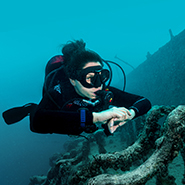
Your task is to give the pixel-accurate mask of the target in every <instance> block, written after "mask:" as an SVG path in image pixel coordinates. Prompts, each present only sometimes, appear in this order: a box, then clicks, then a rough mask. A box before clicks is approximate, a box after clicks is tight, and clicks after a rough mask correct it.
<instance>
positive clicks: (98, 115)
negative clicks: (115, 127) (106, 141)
mask: <svg viewBox="0 0 185 185" xmlns="http://www.w3.org/2000/svg"><path fill="white" fill-rule="evenodd" d="M131 116H132V115H131V113H130V111H129V110H128V109H126V108H124V107H113V108H111V109H107V110H105V111H101V112H93V123H98V122H99V123H106V122H107V121H109V120H111V119H112V118H114V121H119V122H121V121H124V120H127V119H128V118H129V117H131Z"/></svg>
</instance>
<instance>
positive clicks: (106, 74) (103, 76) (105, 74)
mask: <svg viewBox="0 0 185 185" xmlns="http://www.w3.org/2000/svg"><path fill="white" fill-rule="evenodd" d="M100 77H101V82H102V83H105V82H106V81H107V80H108V79H109V71H108V70H107V69H103V70H102V71H101V76H100Z"/></svg>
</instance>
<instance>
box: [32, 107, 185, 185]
mask: <svg viewBox="0 0 185 185" xmlns="http://www.w3.org/2000/svg"><path fill="white" fill-rule="evenodd" d="M168 114H169V115H168ZM165 115H168V116H167V118H166V120H165V123H164V125H163V126H160V124H159V119H160V118H162V117H164V116H165ZM184 132H185V106H178V107H177V108H175V107H173V106H171V107H170V106H154V107H152V109H151V110H150V111H149V112H148V114H147V115H146V121H145V126H144V129H143V131H142V133H141V134H140V136H139V138H138V140H137V141H136V142H135V143H134V144H133V145H131V146H129V147H128V148H127V149H125V150H122V151H117V152H115V153H104V152H105V150H99V151H103V152H102V154H99V155H96V156H93V159H92V160H90V156H89V154H90V153H89V151H90V144H91V143H92V141H93V140H90V141H84V142H83V143H82V144H83V146H82V147H81V152H80V151H79V152H78V153H79V154H78V155H77V156H76V157H73V158H71V159H63V158H61V159H59V160H58V161H57V162H56V164H55V166H54V167H52V168H51V169H50V171H49V172H48V174H47V177H45V181H44V182H43V181H42V183H41V181H39V180H40V179H39V178H40V177H39V176H37V178H38V181H37V183H36V176H34V183H33V181H32V179H30V181H31V182H30V185H31V184H32V185H36V184H42V185H62V184H69V185H71V184H72V185H75V184H78V185H80V184H86V183H87V184H88V185H96V184H97V185H99V184H101V185H104V184H109V185H118V184H122V185H124V184H125V185H134V184H145V183H146V182H147V181H148V180H149V179H151V178H152V177H153V176H157V183H158V184H161V185H162V184H165V183H166V184H167V183H168V184H171V185H172V184H174V185H175V178H174V177H173V176H170V175H169V174H168V164H169V163H170V162H172V160H173V159H174V158H175V157H176V156H177V155H178V153H179V151H180V149H182V143H183V139H184ZM151 151H152V152H153V154H152V155H151V156H150V157H149V158H148V160H146V161H145V162H144V163H143V164H141V165H140V166H139V167H137V168H136V169H134V170H132V171H130V172H125V171H128V170H130V167H131V166H132V164H133V162H134V161H137V160H141V159H142V158H143V157H146V156H147V154H148V153H150V152H151ZM91 158H92V156H91ZM109 169H113V170H120V171H119V173H118V174H116V175H115V173H114V174H107V173H108V170H109ZM42 178H43V179H44V177H42Z"/></svg>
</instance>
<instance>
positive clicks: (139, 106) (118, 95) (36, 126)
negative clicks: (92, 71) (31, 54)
mask: <svg viewBox="0 0 185 185" xmlns="http://www.w3.org/2000/svg"><path fill="white" fill-rule="evenodd" d="M62 62H63V58H62V56H55V57H53V58H52V59H51V60H50V61H49V63H48V64H47V66H46V82H45V88H44V91H43V98H42V100H41V102H40V103H39V105H38V106H37V108H36V110H35V113H34V114H32V115H31V116H30V129H31V130H32V131H33V132H37V133H59V134H71V135H79V134H81V133H82V132H83V131H85V132H86V129H85V128H86V127H90V128H91V126H92V128H94V127H93V126H95V124H94V123H93V116H92V112H93V111H97V110H100V111H101V110H104V109H107V108H108V107H107V108H106V106H105V107H104V108H102V109H101V104H99V105H97V106H94V107H93V106H89V107H85V112H86V113H85V123H84V124H85V126H84V125H83V126H82V124H81V114H80V111H79V109H80V108H83V103H81V101H80V100H82V99H84V98H82V97H81V96H80V95H78V94H77V93H76V91H75V89H74V87H73V86H72V85H71V83H70V81H69V79H68V78H67V76H66V75H65V72H64V70H63V67H61V66H62ZM55 69H57V70H55ZM52 71H53V72H52ZM50 72H51V73H50ZM49 73H50V74H49ZM46 89H47V90H46ZM108 89H109V92H112V93H113V100H112V102H111V105H112V106H117V107H125V108H127V109H131V108H132V109H134V111H135V113H136V115H135V118H136V117H138V116H141V115H143V114H145V113H146V112H147V111H148V110H149V109H150V108H151V103H150V101H149V100H148V99H146V98H144V97H141V96H138V95H134V94H130V93H127V92H124V91H121V90H119V89H116V88H114V87H108ZM86 100H88V99H86ZM102 102H103V101H102ZM102 106H103V104H102ZM86 108H88V110H87V109H86ZM106 129H107V128H106ZM95 130H96V129H95ZM95 130H94V131H95ZM87 132H88V131H87ZM90 132H91V131H90ZM92 132H93V129H92ZM107 135H108V134H107Z"/></svg>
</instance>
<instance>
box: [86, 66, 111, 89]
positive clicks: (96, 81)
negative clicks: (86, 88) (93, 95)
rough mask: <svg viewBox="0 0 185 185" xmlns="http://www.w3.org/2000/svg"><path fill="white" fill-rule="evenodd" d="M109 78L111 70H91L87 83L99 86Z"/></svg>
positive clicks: (87, 76)
mask: <svg viewBox="0 0 185 185" xmlns="http://www.w3.org/2000/svg"><path fill="white" fill-rule="evenodd" d="M108 79H109V71H108V70H107V69H103V70H100V71H96V72H90V73H88V74H87V75H86V83H88V84H90V85H92V86H94V87H99V86H100V85H101V84H103V83H105V82H106V81H107V80H108Z"/></svg>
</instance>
